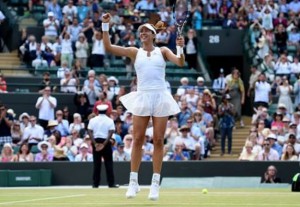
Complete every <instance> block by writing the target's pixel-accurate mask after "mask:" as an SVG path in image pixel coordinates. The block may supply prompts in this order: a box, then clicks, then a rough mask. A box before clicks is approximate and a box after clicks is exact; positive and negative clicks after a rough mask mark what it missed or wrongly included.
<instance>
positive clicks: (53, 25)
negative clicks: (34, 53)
mask: <svg viewBox="0 0 300 207" xmlns="http://www.w3.org/2000/svg"><path fill="white" fill-rule="evenodd" d="M43 26H44V29H45V36H47V37H48V39H49V40H50V41H53V42H54V41H55V38H56V37H57V35H58V29H59V21H58V20H57V19H55V18H54V13H53V12H48V18H47V19H45V20H44V21H43Z"/></svg>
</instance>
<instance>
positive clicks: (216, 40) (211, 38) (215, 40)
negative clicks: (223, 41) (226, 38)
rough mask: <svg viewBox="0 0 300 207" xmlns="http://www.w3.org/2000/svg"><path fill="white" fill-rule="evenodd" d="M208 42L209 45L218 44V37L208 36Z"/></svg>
mask: <svg viewBox="0 0 300 207" xmlns="http://www.w3.org/2000/svg"><path fill="white" fill-rule="evenodd" d="M208 38H209V39H208V42H209V43H210V44H219V43H220V36H219V35H209V36H208Z"/></svg>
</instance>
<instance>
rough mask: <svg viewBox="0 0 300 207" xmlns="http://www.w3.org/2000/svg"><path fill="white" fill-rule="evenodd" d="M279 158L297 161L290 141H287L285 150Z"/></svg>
mask: <svg viewBox="0 0 300 207" xmlns="http://www.w3.org/2000/svg"><path fill="white" fill-rule="evenodd" d="M281 160H286V161H297V160H298V156H297V154H296V151H295V148H294V146H293V145H292V144H291V143H288V144H287V146H286V149H285V152H284V153H283V155H282V156H281Z"/></svg>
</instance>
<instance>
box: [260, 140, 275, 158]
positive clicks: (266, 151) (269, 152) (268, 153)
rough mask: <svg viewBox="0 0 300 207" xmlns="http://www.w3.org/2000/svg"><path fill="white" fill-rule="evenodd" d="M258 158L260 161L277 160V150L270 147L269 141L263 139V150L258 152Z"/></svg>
mask: <svg viewBox="0 0 300 207" xmlns="http://www.w3.org/2000/svg"><path fill="white" fill-rule="evenodd" d="M258 160H260V161H278V160H279V155H278V152H277V151H276V150H274V149H272V148H271V146H270V141H269V140H267V139H266V140H264V142H263V150H262V151H261V152H260V153H259V154H258Z"/></svg>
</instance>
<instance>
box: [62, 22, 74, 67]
mask: <svg viewBox="0 0 300 207" xmlns="http://www.w3.org/2000/svg"><path fill="white" fill-rule="evenodd" d="M66 31H67V28H66V27H64V29H63V32H62V33H61V35H60V39H61V58H60V61H61V62H65V61H66V62H67V63H68V67H69V68H71V67H72V63H73V48H72V41H71V36H70V34H69V33H67V32H66Z"/></svg>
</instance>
